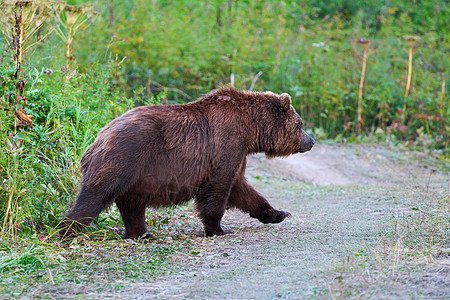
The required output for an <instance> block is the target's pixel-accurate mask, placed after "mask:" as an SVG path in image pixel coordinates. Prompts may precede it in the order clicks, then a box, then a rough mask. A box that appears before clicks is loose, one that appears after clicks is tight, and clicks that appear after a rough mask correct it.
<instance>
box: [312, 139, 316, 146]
mask: <svg viewBox="0 0 450 300" xmlns="http://www.w3.org/2000/svg"><path fill="white" fill-rule="evenodd" d="M311 143H312V145H313V146H314V145H315V144H316V141H315V140H314V139H313V138H311Z"/></svg>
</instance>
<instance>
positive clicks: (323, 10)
mask: <svg viewBox="0 0 450 300" xmlns="http://www.w3.org/2000/svg"><path fill="white" fill-rule="evenodd" d="M86 2H88V1H84V0H74V1H70V2H69V4H81V3H86ZM36 13H39V11H37V12H36ZM100 13H101V17H100V18H98V20H97V21H96V22H95V23H93V24H91V25H90V26H89V27H86V26H85V25H80V27H79V30H78V31H77V36H76V39H75V40H73V41H72V42H71V43H70V53H71V55H70V64H69V63H67V61H66V59H68V58H69V57H67V50H66V48H67V41H66V43H64V41H61V39H59V38H58V36H57V35H56V34H51V35H49V36H48V37H46V39H45V41H43V40H42V39H40V38H38V37H37V41H36V42H34V41H30V43H32V45H34V46H33V47H31V48H29V49H28V52H24V53H23V55H24V63H23V66H22V71H21V72H19V73H18V74H17V76H12V74H16V70H15V64H14V63H13V58H12V57H9V56H8V55H9V54H10V50H11V49H8V46H9V47H11V44H10V43H8V41H6V40H5V39H0V46H1V47H2V51H1V52H0V117H1V123H0V142H1V144H2V147H1V149H2V150H1V152H0V175H1V178H2V180H1V182H0V221H1V226H2V227H1V228H2V232H1V235H2V236H5V234H6V233H8V234H10V235H11V236H17V234H18V233H20V232H21V231H23V232H29V233H32V232H35V231H39V230H47V231H46V232H47V233H51V232H52V228H53V227H55V226H56V225H57V223H58V221H59V220H60V217H61V215H62V214H63V213H64V212H65V211H67V209H68V207H69V206H70V203H71V202H72V201H73V199H74V195H75V194H76V189H77V186H78V179H79V165H78V164H79V161H80V157H81V155H82V153H83V152H84V151H85V149H86V148H87V147H88V145H89V144H91V143H92V141H93V140H94V138H95V136H96V134H97V132H98V131H99V130H100V129H101V128H102V127H103V126H104V125H105V124H107V123H108V122H109V121H111V120H112V119H113V118H114V117H116V116H118V115H119V114H121V113H123V112H124V111H126V110H127V109H129V108H131V107H133V106H135V105H141V104H148V103H158V102H159V101H161V102H164V103H167V102H171V103H172V102H173V103H175V102H186V101H191V100H192V99H195V98H197V97H198V96H200V95H201V94H203V93H207V92H209V91H210V90H211V89H215V88H217V87H220V86H223V85H229V84H230V81H231V77H232V75H233V78H234V85H235V86H236V87H237V88H240V89H249V88H250V87H252V86H254V90H272V91H274V92H278V93H281V92H289V93H290V94H291V95H292V99H293V104H294V106H295V108H296V109H297V110H298V111H299V112H300V114H301V115H302V117H303V118H304V120H305V124H306V127H307V128H306V129H307V130H310V131H312V132H313V133H314V134H315V136H316V137H319V138H320V139H328V138H335V139H336V140H347V141H349V142H358V141H365V140H366V139H365V136H369V137H370V139H368V140H370V141H373V140H375V141H387V142H392V143H400V142H406V143H409V144H411V145H417V146H424V147H427V148H430V149H438V150H439V151H441V153H442V154H443V155H444V156H445V155H448V142H449V140H450V139H449V127H448V126H449V125H448V116H449V115H450V106H449V105H448V86H449V84H448V82H446V81H448V78H447V77H446V71H447V70H448V69H449V67H450V65H449V64H450V62H449V60H448V49H449V48H450V47H449V38H450V33H449V31H448V28H449V26H450V23H449V20H450V8H449V6H448V5H446V2H445V1H439V0H435V1H431V0H430V1H412V2H408V1H398V0H397V1H391V2H389V3H382V4H380V3H379V2H376V1H365V2H361V3H353V2H351V1H328V2H326V3H325V2H321V1H316V0H304V1H285V2H280V1H275V0H267V1H218V0H212V1H211V0H209V1H206V0H205V1H166V0H159V1H150V2H149V1H144V0H133V1H118V0H112V1H108V2H107V3H106V4H105V5H102V6H100ZM47 17H48V18H50V16H47ZM10 32H12V31H10ZM43 32H48V28H44V31H43ZM407 34H408V35H418V36H420V37H421V42H420V43H419V45H418V47H417V49H415V54H414V60H413V76H412V90H411V93H410V95H409V96H408V98H407V99H405V96H404V94H405V86H406V76H407V70H408V66H407V63H408V54H407V52H406V50H407V45H406V43H405V42H404V40H403V39H402V37H403V35H407ZM361 37H366V38H370V39H373V43H372V44H371V47H372V49H371V51H370V53H369V56H368V61H367V71H366V77H365V85H364V93H363V102H362V104H363V121H364V131H363V135H362V136H359V137H357V136H356V135H355V125H356V124H355V118H356V113H357V98H358V86H359V79H360V76H361V75H360V74H361V64H362V63H361V55H362V54H361V49H358V48H357V47H358V46H353V44H352V42H351V41H352V40H356V39H358V38H361ZM72 50H73V53H72ZM72 55H73V57H72ZM22 83H23V91H24V92H23V94H22V93H20V92H19V87H20V86H21V85H22ZM16 100H17V101H16ZM405 103H406V111H403V107H404V105H405ZM16 104H17V107H15V105H16ZM21 109H22V110H23V113H24V116H25V117H32V124H33V126H32V127H31V126H26V125H25V124H24V122H23V120H25V119H26V118H25V119H23V120H22V119H20V118H17V117H16V114H18V111H20V110H21ZM20 123H22V124H20Z"/></svg>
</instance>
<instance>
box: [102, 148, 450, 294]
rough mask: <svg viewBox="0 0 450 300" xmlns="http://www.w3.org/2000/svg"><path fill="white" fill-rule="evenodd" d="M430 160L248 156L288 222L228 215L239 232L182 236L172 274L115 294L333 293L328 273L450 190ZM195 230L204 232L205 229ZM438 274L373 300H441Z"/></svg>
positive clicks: (340, 154)
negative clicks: (418, 205) (425, 200)
mask: <svg viewBox="0 0 450 300" xmlns="http://www.w3.org/2000/svg"><path fill="white" fill-rule="evenodd" d="M427 159H428V157H427V155H423V154H417V153H416V154H414V155H411V154H410V153H408V152H406V151H400V150H398V149H395V150H389V149H387V148H384V147H376V146H344V145H334V146H327V145H319V146H316V147H315V148H314V149H313V150H312V151H311V152H308V153H305V154H299V155H294V156H291V157H289V158H285V159H273V160H267V159H266V158H265V157H264V156H262V155H257V156H254V157H251V158H249V161H248V169H247V177H248V180H249V181H250V183H251V184H253V185H254V186H255V187H256V189H257V190H258V191H260V192H261V193H262V194H263V195H265V196H266V197H267V198H268V199H269V201H270V202H271V204H272V205H273V206H274V207H276V208H279V209H283V210H287V211H289V212H291V213H292V217H291V218H289V219H287V220H286V221H284V222H283V223H280V224H276V225H264V224H261V223H259V222H257V221H256V220H254V219H251V218H249V217H248V216H247V215H245V214H243V213H241V212H238V211H229V212H227V214H226V215H225V217H224V219H223V224H224V225H225V226H227V227H228V228H230V229H232V230H233V231H234V232H235V233H234V234H231V235H226V236H222V237H214V238H205V237H197V236H195V235H194V234H193V233H192V232H191V233H189V232H188V233H187V234H186V236H185V237H184V238H185V239H188V240H189V246H188V248H187V249H188V250H187V251H180V252H178V253H177V254H175V255H174V256H173V257H172V258H171V265H172V267H171V268H170V272H169V273H168V274H166V275H163V276H161V277H158V278H155V279H154V280H151V281H145V282H144V281H140V282H128V283H127V284H126V288H125V289H123V290H121V291H119V294H114V295H113V294H109V296H111V297H116V296H119V297H129V298H161V299H167V298H180V299H184V298H185V299H197V298H198V299H275V298H281V299H302V298H311V299H315V298H321V297H325V298H327V297H330V296H329V295H330V290H331V289H332V287H331V286H330V285H331V283H330V280H331V281H333V280H335V278H331V279H330V274H332V273H333V272H332V271H333V270H335V269H336V268H337V267H339V266H340V265H342V264H345V262H346V261H348V260H349V259H351V258H352V257H355V254H357V255H364V253H367V251H368V249H370V248H371V247H373V245H374V243H375V241H376V239H377V233H378V232H379V231H380V228H381V227H382V226H383V224H385V222H386V221H387V220H388V219H389V218H392V216H393V215H395V214H398V213H402V212H405V211H408V210H409V209H410V208H411V205H414V203H415V201H417V197H418V196H419V195H422V193H423V192H424V191H425V189H426V190H427V192H431V191H432V192H433V193H437V194H439V193H440V194H443V193H444V194H445V193H448V182H449V181H448V174H443V173H442V172H437V171H435V168H434V167H433V165H430V164H428V163H427ZM194 227H195V228H200V225H199V223H198V222H197V223H196V225H194ZM441 266H442V264H441ZM439 270H440V271H439V272H441V273H440V277H436V278H439V280H440V281H439V280H438V281H437V283H436V284H433V285H429V284H428V287H427V285H426V284H422V282H421V279H420V272H419V273H418V276H415V277H414V278H415V279H417V282H416V283H415V284H411V282H408V281H407V282H406V283H405V284H398V283H397V284H396V285H392V286H387V287H385V288H384V289H382V291H381V292H378V294H377V293H375V294H373V295H372V296H373V297H374V298H390V299H392V298H423V299H429V298H436V299H441V298H442V299H445V298H446V297H448V296H450V288H449V286H448V285H446V284H445V282H447V283H448V282H449V281H448V280H449V279H450V275H449V274H450V273H449V268H448V267H447V268H446V267H445V264H444V268H443V269H442V268H441V269H439ZM442 270H444V271H442ZM354 295H355V294H354ZM354 295H353V296H354ZM347 296H349V297H351V295H347ZM372 296H371V297H372ZM371 297H365V298H371Z"/></svg>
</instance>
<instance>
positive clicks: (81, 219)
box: [61, 88, 314, 238]
mask: <svg viewBox="0 0 450 300" xmlns="http://www.w3.org/2000/svg"><path fill="white" fill-rule="evenodd" d="M301 125H302V120H301V118H300V116H299V115H298V114H297V113H296V112H295V110H294V108H293V107H292V106H291V101H290V96H289V95H288V94H282V95H276V94H273V93H270V92H266V93H250V92H242V91H238V90H235V89H230V88H223V89H219V90H216V91H213V92H212V93H210V94H208V95H204V96H203V97H202V98H200V99H199V100H198V101H195V102H193V103H189V104H182V105H167V106H142V107H137V108H135V109H132V110H130V111H129V112H127V113H125V114H124V115H122V116H120V117H118V118H116V119H115V120H113V121H112V122H111V123H109V124H108V125H107V126H105V128H103V130H102V131H101V132H100V133H99V135H98V137H97V139H96V141H95V142H94V143H93V144H92V145H91V146H90V147H89V148H88V149H87V151H86V153H85V154H84V156H83V158H82V160H81V169H82V172H83V179H82V183H81V188H80V193H79V195H78V198H77V201H76V203H75V205H74V207H73V208H72V209H71V211H70V212H69V214H68V215H67V217H66V218H65V219H64V220H63V223H62V230H61V233H62V234H63V235H68V234H72V232H73V231H74V230H79V229H81V228H82V227H83V226H85V225H87V224H89V223H90V222H91V221H92V220H93V219H95V218H97V216H98V215H99V214H100V212H101V211H102V210H104V209H105V208H106V207H108V206H109V205H110V204H112V203H113V202H115V203H116V205H117V207H118V209H119V211H120V213H121V216H122V219H123V222H124V224H125V231H126V233H125V238H138V237H140V236H142V235H143V234H145V233H146V231H147V225H146V223H145V208H146V207H149V206H151V207H161V206H174V205H178V204H181V203H184V202H187V201H189V200H190V199H192V198H195V200H196V204H197V209H198V211H199V214H200V217H201V219H202V222H203V224H204V226H205V233H206V235H221V234H225V233H228V231H224V230H223V229H222V228H221V226H220V221H221V219H222V216H223V214H224V212H225V209H226V208H227V207H236V208H239V209H241V210H242V211H244V212H247V213H249V214H250V216H251V217H254V218H258V219H259V220H260V221H261V222H264V223H277V222H281V221H283V220H284V218H285V217H286V216H288V215H289V213H287V212H284V211H279V210H276V209H274V208H272V206H270V204H269V203H268V202H267V200H266V199H264V197H263V196H261V195H260V194H259V193H258V192H256V191H255V190H254V189H253V188H252V187H251V186H250V185H249V184H248V183H247V181H246V179H245V177H244V173H245V167H246V156H247V155H248V154H252V153H258V152H264V153H266V155H267V156H269V157H273V156H287V155H290V154H293V153H297V152H305V151H308V150H310V149H311V148H312V146H313V145H314V140H313V139H312V138H310V137H309V136H308V135H307V134H306V133H305V132H304V131H303V130H302V129H301Z"/></svg>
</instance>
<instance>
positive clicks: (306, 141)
mask: <svg viewBox="0 0 450 300" xmlns="http://www.w3.org/2000/svg"><path fill="white" fill-rule="evenodd" d="M315 143H316V141H315V140H314V139H313V138H312V137H310V136H309V135H308V134H307V133H306V132H305V131H304V130H303V129H302V139H301V141H300V149H299V151H298V152H300V153H303V152H306V151H309V150H311V149H312V147H313V146H314V144H315Z"/></svg>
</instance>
